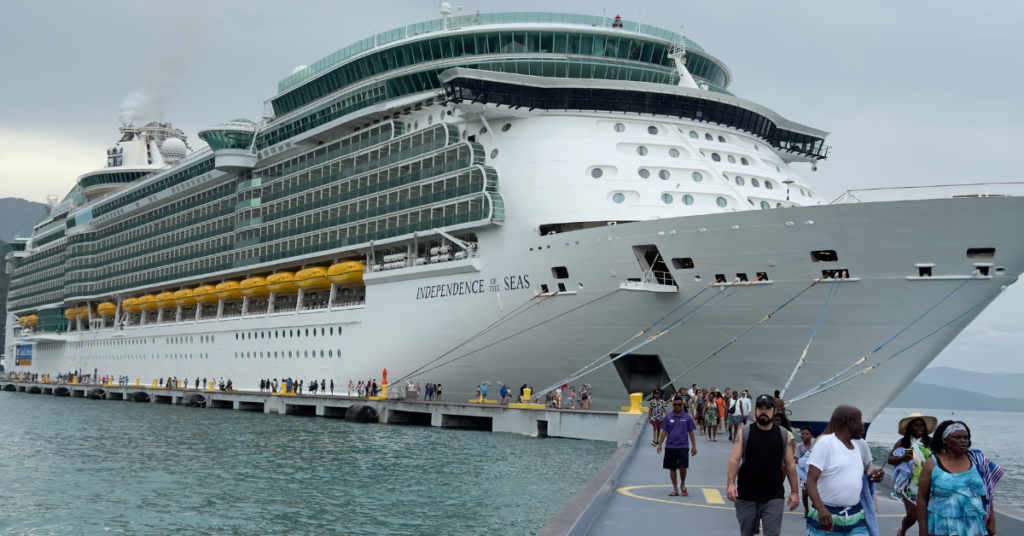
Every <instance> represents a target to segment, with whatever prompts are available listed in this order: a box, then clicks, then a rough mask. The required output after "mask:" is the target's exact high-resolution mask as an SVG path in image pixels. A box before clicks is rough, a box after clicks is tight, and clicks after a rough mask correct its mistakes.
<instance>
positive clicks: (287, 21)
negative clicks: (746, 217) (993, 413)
mask: <svg viewBox="0 0 1024 536" xmlns="http://www.w3.org/2000/svg"><path fill="white" fill-rule="evenodd" d="M452 3H453V4H458V2H452ZM513 6H514V7H513ZM556 6H557V7H556ZM602 7H606V8H607V14H608V15H609V16H614V15H616V14H618V15H622V16H623V18H625V19H629V20H636V19H637V18H638V16H639V17H640V18H641V21H642V22H645V23H648V24H654V25H657V26H660V27H662V28H666V29H670V30H678V27H679V26H680V25H685V34H686V36H687V37H689V38H691V39H693V40H694V41H696V42H698V43H700V44H701V46H702V47H703V48H704V49H705V50H707V51H708V52H709V53H710V54H712V55H714V56H715V57H717V58H719V59H720V60H722V61H724V62H725V63H726V64H727V65H728V66H729V68H730V69H731V70H732V73H733V83H732V85H731V86H730V88H729V89H730V90H731V91H732V92H733V93H735V94H736V95H738V96H740V97H743V98H746V99H750V100H753V101H755V102H758V103H760V104H763V105H765V106H767V107H769V108H771V109H773V110H775V111H776V112H778V113H780V114H782V115H783V116H785V117H787V118H789V119H792V120H794V121H798V122H801V123H804V124H807V125H810V126H812V127H815V128H819V129H822V130H826V131H828V132H831V133H832V134H831V135H830V136H829V138H828V142H827V143H828V144H830V145H832V146H833V149H832V153H831V155H830V156H831V157H830V158H829V160H828V161H827V162H825V163H824V164H822V165H821V166H820V168H819V170H818V171H817V172H816V173H813V174H812V173H811V172H810V170H809V169H808V167H807V166H800V167H798V168H797V171H799V172H802V174H803V176H804V177H805V178H806V179H807V180H809V181H810V182H812V183H813V184H814V186H815V188H816V189H817V190H818V191H819V192H821V193H822V194H823V195H825V197H828V198H829V199H831V198H833V197H835V196H837V195H839V194H840V193H842V192H843V191H845V190H848V189H854V188H871V187H887V186H903V185H930V184H957V183H970V182H986V181H987V182H999V181H1018V180H1020V179H1019V178H1018V168H1015V167H1014V166H1015V165H1016V164H1015V160H1014V159H1013V158H1010V156H1013V155H1016V154H1020V149H1019V148H1020V147H1021V146H1022V144H1024V130H1022V128H1021V126H1020V125H1021V124H1022V121H1021V120H1022V117H1021V116H1022V111H1024V107H1022V106H1021V103H1020V97H1019V95H1020V92H1021V86H1022V84H1021V81H1022V77H1024V74H1022V71H1021V69H1020V66H1021V65H1022V61H1021V59H1022V54H1024V52H1022V51H1024V35H1022V32H1021V31H1020V28H1019V24H1020V21H1021V20H1022V17H1021V15H1022V13H1024V3H1021V2H989V3H970V4H968V3H964V2H951V1H927V2H925V1H920V2H909V1H907V2H867V1H858V2H846V3H839V2H822V1H820V0H817V1H800V2H797V1H786V2H765V1H737V0H731V1H728V2H721V1H719V2H681V1H679V0H665V1H637V0H632V1H629V2H624V1H622V2H606V3H603V4H602V3H601V2H583V1H565V2H551V1H538V0H519V1H517V2H515V3H509V2H496V1H478V2H475V3H465V11H464V13H472V12H473V11H475V10H480V11H482V12H489V13H496V12H505V11H558V12H563V13H582V14H591V15H601V13H602ZM435 18H438V12H437V3H436V2H435V1H432V0H418V1H415V2H413V1H394V0H387V1H378V2H363V3H356V2H349V1H333V2H328V1H298V0H291V1H288V2H269V1H259V0H244V1H242V0H238V1H234V0H232V1H220V2H218V1H215V0H205V1H203V2H191V1H182V0H179V1H176V2H137V1H132V2H128V1H123V2H117V1H98V0H94V1H90V2H73V1H66V2H51V1H40V0H32V1H18V0H4V1H3V15H2V16H0V72H3V73H5V75H4V76H3V78H2V80H3V82H2V84H0V197H22V198H25V199H30V200H32V201H43V200H44V199H45V196H46V194H50V193H55V194H59V195H61V196H62V197H63V195H64V194H65V193H67V191H68V190H70V189H71V188H72V186H74V184H75V179H76V177H77V176H78V175H80V174H82V173H85V172H87V171H91V170H93V169H96V168H98V167H101V166H102V165H103V161H104V157H105V154H104V150H105V149H106V148H107V147H108V146H110V145H112V144H113V143H114V142H116V141H117V138H118V132H117V127H118V126H119V125H120V123H119V122H118V113H119V110H120V105H121V102H122V100H123V99H124V98H125V97H126V96H127V95H128V94H130V93H132V92H141V93H143V94H145V95H147V96H148V97H149V98H150V99H151V101H152V103H153V106H152V109H153V110H154V114H159V115H160V117H159V118H160V119H161V120H163V121H170V122H172V123H173V124H174V125H175V126H177V127H179V128H182V129H183V130H184V131H185V132H186V134H188V135H189V137H190V138H192V140H193V146H196V145H199V144H200V142H199V140H198V138H197V137H196V132H197V131H198V130H199V129H201V128H204V127H206V126H210V125H213V124H215V123H218V122H220V121H226V120H230V119H234V118H239V117H245V118H250V119H253V120H259V118H260V116H261V112H262V109H263V101H265V100H266V99H268V98H270V97H272V96H273V95H274V93H275V92H276V88H277V82H278V80H280V79H282V78H284V77H286V76H288V74H289V73H290V72H291V70H292V69H293V68H294V67H295V66H297V65H305V64H309V63H313V62H315V61H316V60H318V59H320V58H322V57H324V56H326V55H328V54H330V53H331V52H334V51H335V50H337V49H339V48H342V47H344V46H346V45H349V44H351V43H353V42H355V41H358V40H360V39H363V38H365V37H369V36H371V35H373V34H375V33H377V32H382V31H385V30H390V29H393V28H397V27H400V26H402V25H404V24H407V23H414V22H419V21H424V20H429V19H435ZM1017 287H1019V285H1017ZM1022 313H1024V290H1021V289H1020V288H1011V290H1010V291H1009V292H1007V293H1006V295H1004V296H1003V297H1002V298H1000V299H999V300H997V301H996V303H995V304H994V305H992V306H991V307H989V308H988V310H986V311H985V312H984V313H983V314H982V316H981V317H980V318H979V319H978V320H977V321H976V322H975V323H974V324H973V325H972V326H971V327H969V328H968V329H967V330H966V331H965V332H964V333H963V334H962V335H961V336H960V338H959V339H957V341H956V342H954V343H953V345H951V346H950V347H949V348H948V349H947V350H946V351H945V352H944V353H943V354H942V355H941V356H940V357H939V358H938V359H937V360H936V361H935V364H936V365H940V364H941V365H948V366H953V367H958V368H969V369H972V370H979V371H985V372H999V371H1006V372H1024V322H1022V321H1021V319H1022V318H1024V314H1022Z"/></svg>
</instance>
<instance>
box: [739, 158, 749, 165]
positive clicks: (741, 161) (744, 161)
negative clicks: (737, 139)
mask: <svg viewBox="0 0 1024 536" xmlns="http://www.w3.org/2000/svg"><path fill="white" fill-rule="evenodd" d="M740 163H741V164H743V165H744V166H749V165H750V162H747V159H746V158H740Z"/></svg>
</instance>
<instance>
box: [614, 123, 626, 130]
mask: <svg viewBox="0 0 1024 536" xmlns="http://www.w3.org/2000/svg"><path fill="white" fill-rule="evenodd" d="M625 131H626V125H623V124H622V123H615V132H625Z"/></svg>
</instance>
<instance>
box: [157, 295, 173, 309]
mask: <svg viewBox="0 0 1024 536" xmlns="http://www.w3.org/2000/svg"><path fill="white" fill-rule="evenodd" d="M156 306H157V307H159V308H161V309H174V308H176V307H178V304H176V303H174V293H173V292H161V293H160V294H157V295H156Z"/></svg>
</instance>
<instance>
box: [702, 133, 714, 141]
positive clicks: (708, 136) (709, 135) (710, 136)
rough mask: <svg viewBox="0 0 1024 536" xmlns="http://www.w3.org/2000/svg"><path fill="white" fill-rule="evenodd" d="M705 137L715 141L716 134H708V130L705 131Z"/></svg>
mask: <svg viewBox="0 0 1024 536" xmlns="http://www.w3.org/2000/svg"><path fill="white" fill-rule="evenodd" d="M704 139H705V140H708V141H715V138H714V136H712V135H711V134H708V133H707V132H705V133H704Z"/></svg>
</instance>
